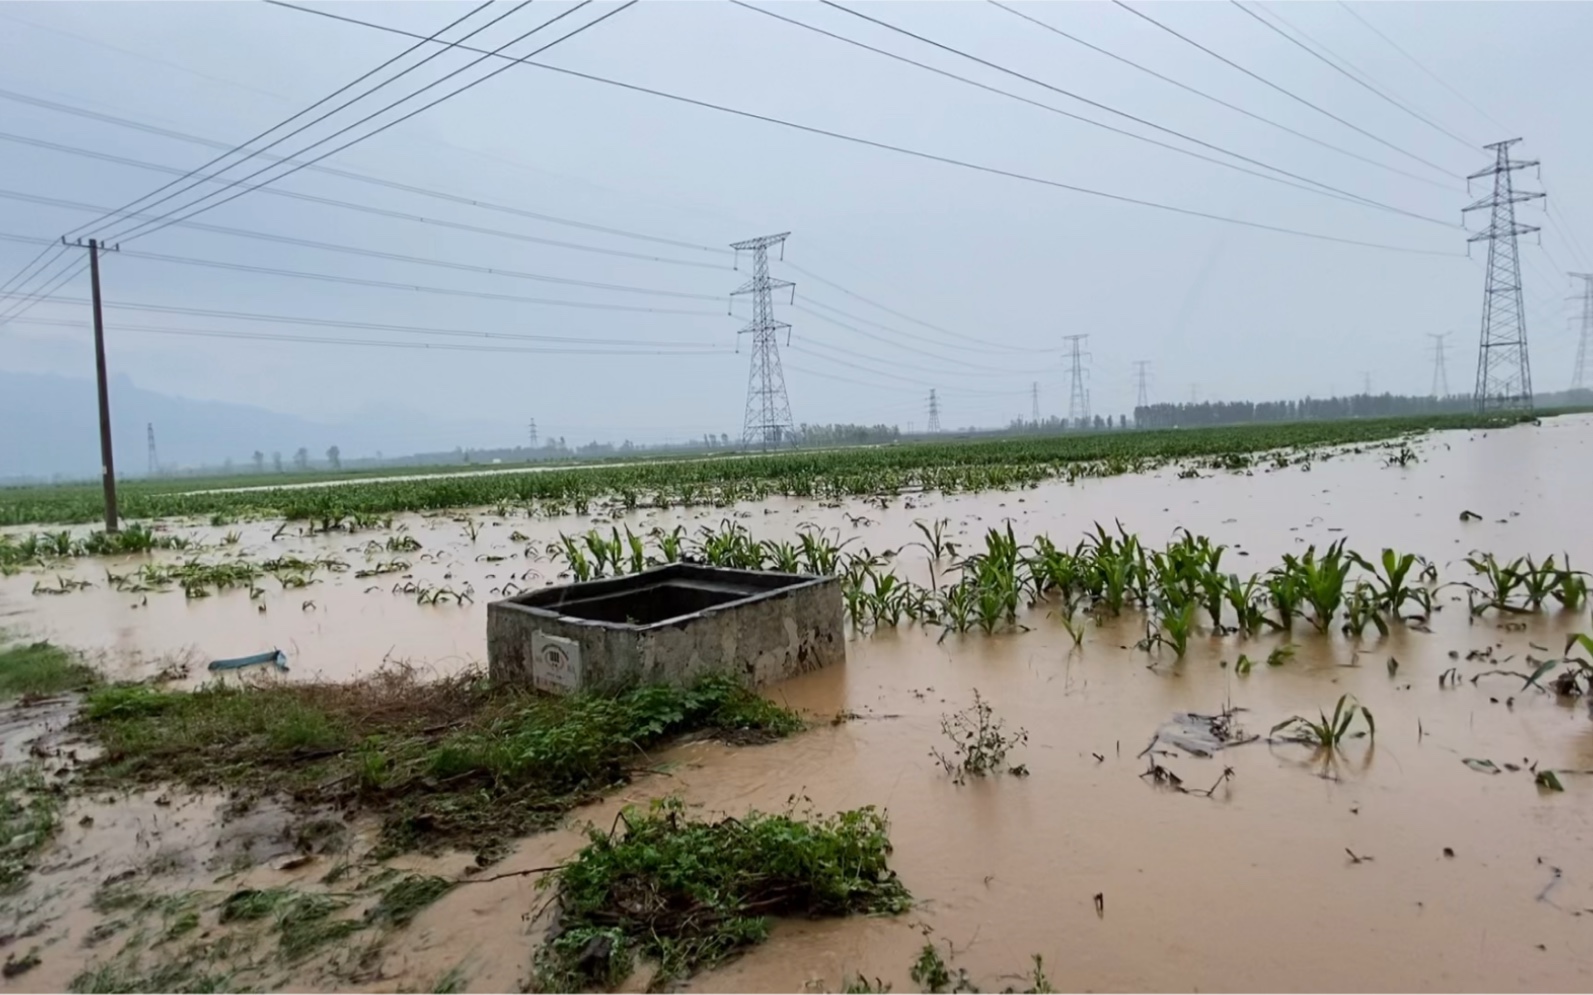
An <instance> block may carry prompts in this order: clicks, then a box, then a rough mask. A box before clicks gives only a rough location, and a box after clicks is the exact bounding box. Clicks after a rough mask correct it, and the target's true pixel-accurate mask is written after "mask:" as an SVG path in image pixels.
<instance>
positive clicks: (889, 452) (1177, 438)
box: [0, 412, 1547, 525]
mask: <svg viewBox="0 0 1593 995" xmlns="http://www.w3.org/2000/svg"><path fill="white" fill-rule="evenodd" d="M1546 414H1547V413H1545V412H1538V413H1537V416H1538V417H1544V416H1545V415H1546ZM1530 417H1531V416H1525V415H1491V416H1486V417H1483V416H1477V415H1469V414H1467V415H1430V416H1421V417H1410V418H1384V419H1365V420H1360V419H1356V420H1344V421H1323V422H1285V423H1277V424H1261V425H1237V426H1225V427H1217V428H1199V429H1168V430H1160V431H1144V432H1140V431H1121V430H1119V431H1107V432H1092V433H1070V434H1065V435H1054V436H1032V437H1019V438H1004V439H995V440H976V441H961V442H959V441H950V442H913V443H902V444H898V445H886V446H877V447H858V448H852V449H832V450H821V451H814V450H810V451H803V450H793V451H785V452H773V453H768V454H756V455H747V456H742V457H726V458H709V459H686V460H650V461H643V462H640V463H638V464H637V465H632V466H624V465H596V466H590V467H580V468H576V467H563V468H557V467H555V468H549V469H533V468H529V467H528V468H527V469H526V471H525V472H513V473H504V472H494V473H483V472H477V473H471V474H470V475H466V476H452V477H450V476H441V475H440V470H439V469H438V468H429V469H430V470H431V471H432V472H431V473H429V474H427V475H425V476H424V478H423V479H418V480H391V479H384V477H390V476H392V475H393V474H394V473H395V472H396V473H402V472H403V471H383V472H380V473H374V472H373V473H369V474H348V475H321V476H319V477H317V476H316V475H301V476H299V477H297V478H295V480H294V481H293V482H298V481H305V482H312V481H316V480H327V479H338V480H342V481H343V482H341V483H337V484H335V485H331V486H323V487H311V488H299V489H295V488H292V487H285V486H275V487H271V488H268V489H265V490H253V491H242V492H233V493H206V494H199V493H193V492H194V491H199V490H210V489H215V488H223V487H229V486H230V487H259V486H260V484H261V482H262V481H261V478H260V477H259V476H258V475H253V474H247V475H236V476H233V477H229V478H213V479H181V480H171V479H165V480H150V481H129V482H125V483H123V484H122V485H121V486H120V487H119V490H118V497H119V502H120V505H121V511H122V515H123V517H125V518H128V519H135V520H136V519H152V518H164V517H169V516H216V517H222V518H231V517H282V518H288V519H307V520H313V521H317V522H320V523H325V524H329V525H330V524H335V523H337V522H339V521H341V520H343V519H346V518H353V519H356V520H358V519H368V518H372V517H377V516H386V515H391V514H393V513H396V512H404V511H433V510H439V509H446V508H469V507H482V506H498V505H501V506H517V507H518V506H527V505H531V506H534V507H537V508H539V509H540V510H545V511H550V512H551V511H558V510H574V511H584V510H585V509H586V508H587V506H588V505H589V504H591V503H593V502H596V501H599V500H604V499H614V500H617V501H619V502H621V503H622V504H624V505H625V506H627V507H635V506H639V505H643V506H671V505H695V504H720V503H728V502H731V501H737V500H756V499H759V498H763V497H766V496H769V495H789V496H797V497H846V496H856V495H867V494H881V493H891V492H895V491H898V490H901V489H902V488H906V487H924V488H928V489H932V490H948V491H967V490H989V489H1008V488H1014V487H1021V486H1026V485H1029V484H1033V483H1037V482H1039V481H1041V480H1046V479H1050V478H1054V477H1069V478H1076V477H1081V476H1110V475H1113V474H1119V473H1129V472H1134V471H1139V470H1145V469H1149V468H1153V467H1155V466H1159V465H1162V464H1165V463H1166V462H1168V461H1171V460H1178V459H1190V458H1204V459H1212V460H1213V461H1214V462H1215V463H1216V464H1217V465H1221V466H1228V467H1233V468H1239V467H1242V466H1244V465H1247V464H1248V462H1249V461H1250V459H1251V457H1253V455H1254V454H1256V453H1260V452H1265V451H1268V450H1288V449H1298V448H1301V447H1316V446H1324V445H1337V444H1356V443H1370V442H1377V441H1381V440H1387V439H1393V438H1396V437H1398V436H1400V435H1403V434H1405V433H1409V432H1422V431H1430V430H1437V429H1464V428H1494V427H1503V426H1506V425H1510V424H1515V423H1517V422H1519V421H1522V420H1525V419H1527V418H1530ZM461 469H464V468H461ZM468 469H469V470H474V471H481V470H493V471H503V470H506V469H508V470H512V469H514V467H512V466H492V467H481V466H475V467H471V468H468ZM279 480H281V478H273V483H275V482H277V481H279ZM102 509H103V505H102V503H101V497H100V492H99V488H98V486H97V485H93V484H73V485H67V486H38V487H12V488H4V489H0V525H25V524H43V523H72V522H90V521H94V520H96V519H98V518H99V517H100V516H101V515H102V514H103V510H102Z"/></svg>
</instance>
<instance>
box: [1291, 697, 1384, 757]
mask: <svg viewBox="0 0 1593 995" xmlns="http://www.w3.org/2000/svg"><path fill="white" fill-rule="evenodd" d="M1357 716H1358V717H1359V718H1360V719H1361V722H1362V724H1363V725H1364V726H1365V729H1362V730H1356V731H1351V728H1350V727H1351V726H1352V725H1353V724H1354V722H1355V719H1356V717H1357ZM1280 732H1285V733H1288V734H1289V735H1287V736H1284V737H1283V738H1285V739H1292V740H1294V741H1296V742H1301V743H1307V744H1310V745H1312V746H1316V747H1319V748H1322V749H1325V750H1336V749H1338V748H1339V747H1340V746H1341V745H1343V743H1344V741H1345V740H1346V739H1353V738H1355V737H1358V736H1367V737H1369V738H1372V739H1376V738H1377V723H1376V721H1375V720H1374V719H1373V718H1372V710H1371V709H1369V708H1367V707H1366V706H1365V705H1362V704H1361V703H1360V702H1358V701H1356V700H1355V698H1354V697H1353V696H1352V695H1348V694H1345V695H1340V696H1339V700H1338V703H1337V704H1336V705H1334V706H1333V714H1332V715H1328V714H1327V713H1326V712H1321V711H1319V712H1318V713H1317V718H1316V720H1315V721H1313V720H1311V719H1308V718H1306V717H1304V716H1303V715H1295V716H1291V717H1289V718H1287V719H1284V720H1283V721H1282V722H1279V723H1278V724H1277V725H1275V726H1273V727H1272V735H1274V736H1276V735H1277V734H1278V733H1280Z"/></svg>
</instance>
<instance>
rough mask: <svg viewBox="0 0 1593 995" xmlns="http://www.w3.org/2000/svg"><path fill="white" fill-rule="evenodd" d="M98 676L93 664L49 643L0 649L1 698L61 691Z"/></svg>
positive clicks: (94, 681) (76, 687)
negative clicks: (91, 665) (90, 664)
mask: <svg viewBox="0 0 1593 995" xmlns="http://www.w3.org/2000/svg"><path fill="white" fill-rule="evenodd" d="M98 680H99V675H98V674H97V673H96V672H95V671H94V668H93V667H90V666H89V665H88V664H86V663H83V662H82V661H80V660H78V659H77V658H75V657H74V656H73V655H72V654H70V653H68V652H67V651H66V650H64V649H61V648H60V647H59V646H55V645H53V644H51V643H47V642H44V643H32V644H30V645H27V646H13V647H11V648H10V649H0V698H16V697H35V696H42V695H52V694H60V693H62V692H64V691H75V690H78V689H80V688H86V687H90V686H92V685H93V684H95V683H96V682H97V681H98Z"/></svg>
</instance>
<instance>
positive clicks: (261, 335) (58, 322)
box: [24, 318, 725, 357]
mask: <svg viewBox="0 0 1593 995" xmlns="http://www.w3.org/2000/svg"><path fill="white" fill-rule="evenodd" d="M24 323H26V324H34V325H54V326H60V327H71V328H79V329H81V328H84V327H85V326H84V324H83V322H82V321H79V320H74V319H70V318H28V319H26V320H25V322H24ZM116 327H117V330H118V331H128V332H138V333H144V334H152V335H177V336H184V337H189V338H203V339H240V340H244V341H256V342H297V343H304V344H310V345H342V346H366V347H370V348H384V349H421V350H430V351H438V350H440V351H444V352H493V353H535V354H538V355H566V356H570V355H578V356H655V357H656V356H711V355H723V354H724V353H725V350H723V349H719V350H707V349H705V350H700V351H687V350H678V351H677V350H667V349H631V350H615V349H606V350H604V349H578V348H570V349H564V348H557V349H534V348H530V347H526V346H491V345H463V344H459V343H453V342H403V341H399V340H396V339H394V340H387V339H350V338H329V337H326V336H322V335H288V334H279V333H275V332H235V331H225V330H218V329H198V328H166V327H162V326H159V325H139V324H129V323H125V322H119V323H118V324H117V326H116Z"/></svg>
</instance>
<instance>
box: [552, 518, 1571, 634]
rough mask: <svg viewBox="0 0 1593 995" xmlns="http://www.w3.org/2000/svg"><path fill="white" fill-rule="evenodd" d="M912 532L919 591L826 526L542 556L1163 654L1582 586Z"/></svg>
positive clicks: (628, 538) (1545, 564)
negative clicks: (1103, 636)
mask: <svg viewBox="0 0 1593 995" xmlns="http://www.w3.org/2000/svg"><path fill="white" fill-rule="evenodd" d="M915 524H916V525H917V527H918V529H919V531H920V533H921V534H922V535H923V540H922V541H919V542H915V543H913V544H912V546H911V548H916V549H919V550H921V551H923V553H924V554H925V555H926V556H927V558H928V564H927V566H928V571H929V583H928V584H921V583H917V582H915V581H913V580H911V579H908V578H905V577H903V576H901V575H900V574H898V573H897V572H896V570H895V569H894V567H893V564H896V563H899V562H901V558H902V556H903V555H904V554H905V553H906V552H907V550H908V548H909V547H903V548H901V549H895V550H885V551H882V552H874V551H871V550H869V549H867V548H865V547H857V548H855V549H853V548H849V547H851V546H852V543H853V542H854V541H855V540H854V539H847V540H845V541H842V540H841V539H840V537H839V534H838V533H836V532H834V531H833V530H832V531H829V532H825V531H822V530H819V529H817V528H814V527H811V526H810V527H806V528H804V529H803V530H802V531H801V532H799V533H798V536H797V541H795V542H790V541H780V540H772V539H765V540H761V541H760V540H757V539H754V538H753V537H752V535H751V534H750V533H749V532H748V531H747V529H746V528H745V527H744V526H742V525H741V524H740V523H738V522H733V521H731V520H729V519H727V520H725V521H724V522H723V523H721V525H720V526H719V527H718V528H711V527H708V526H704V527H702V528H701V529H700V530H699V531H698V533H697V535H695V536H689V535H687V534H686V531H685V529H684V528H683V527H681V526H676V528H675V529H674V530H673V531H665V530H663V529H654V530H653V531H652V532H651V533H649V534H647V535H645V536H644V535H637V534H636V533H634V532H632V531H631V530H630V529H629V528H628V527H627V528H626V529H625V530H624V532H623V534H622V533H621V531H620V529H619V528H618V527H615V528H611V529H610V530H609V531H608V533H607V534H605V533H603V532H601V531H599V530H597V529H592V530H589V531H588V532H586V533H584V534H581V535H577V536H569V535H563V536H561V538H560V541H559V542H558V543H554V544H550V546H549V548H548V553H549V554H551V555H552V556H553V557H554V558H555V559H558V560H562V561H563V562H564V563H565V564H567V574H568V576H570V577H571V578H573V579H575V580H577V581H584V580H591V579H595V578H599V577H606V576H617V575H621V574H626V573H633V572H636V571H638V570H642V569H645V568H647V567H650V566H655V565H658V564H662V563H670V562H675V561H678V560H691V561H698V562H704V563H708V564H711V565H713V566H721V567H733V568H739V569H750V570H780V571H785V572H790V573H811V574H824V575H833V576H839V577H840V578H842V593H843V596H844V598H845V603H846V613H847V618H848V620H849V621H850V622H851V624H852V626H853V628H854V629H856V630H858V631H863V630H866V629H870V628H878V627H893V626H898V625H902V624H904V623H905V624H911V623H922V624H925V625H936V626H940V627H941V628H943V629H944V630H946V632H967V631H970V630H974V629H978V630H981V631H983V632H986V633H990V632H995V631H996V630H998V629H1007V628H1013V627H1018V626H1019V625H1020V622H1019V616H1020V613H1021V612H1023V611H1025V610H1028V609H1033V608H1035V607H1036V606H1038V605H1041V604H1042V603H1048V604H1050V605H1051V606H1053V607H1054V608H1055V609H1056V614H1057V615H1058V617H1059V618H1060V619H1061V621H1062V624H1063V625H1064V626H1065V627H1066V628H1067V629H1068V631H1069V633H1070V634H1071V635H1072V637H1073V639H1074V641H1075V643H1078V642H1081V641H1082V639H1083V638H1084V629H1083V627H1082V621H1081V619H1082V617H1085V616H1093V617H1095V618H1097V619H1101V618H1107V617H1115V616H1118V615H1122V614H1123V613H1124V612H1126V611H1131V610H1133V611H1140V612H1143V613H1144V616H1145V637H1144V639H1143V640H1141V642H1140V647H1141V648H1142V649H1144V650H1146V651H1148V652H1153V651H1158V650H1160V649H1164V648H1165V649H1168V650H1170V651H1171V652H1172V653H1174V654H1175V655H1177V656H1183V655H1184V653H1185V651H1186V649H1187V648H1188V645H1189V641H1190V639H1191V638H1192V637H1193V636H1194V635H1195V634H1197V633H1198V632H1199V631H1200V630H1201V629H1202V628H1204V630H1205V631H1206V632H1208V633H1210V634H1211V635H1219V636H1221V635H1241V636H1250V635H1254V634H1256V633H1258V632H1261V631H1284V630H1288V629H1291V628H1292V627H1293V626H1294V625H1295V623H1296V622H1299V623H1302V624H1309V625H1311V626H1312V627H1313V628H1315V629H1316V630H1317V631H1318V632H1323V633H1325V632H1328V631H1329V630H1330V629H1331V628H1333V627H1334V626H1337V627H1338V628H1339V629H1340V630H1341V631H1342V632H1343V633H1344V634H1345V635H1347V636H1352V637H1360V636H1362V635H1364V634H1365V633H1366V631H1367V630H1368V629H1373V630H1375V631H1376V632H1378V633H1380V634H1385V635H1386V634H1387V633H1388V631H1389V628H1390V626H1391V625H1392V624H1394V623H1397V622H1401V621H1405V622H1415V623H1421V622H1424V621H1425V620H1426V619H1427V618H1428V616H1430V615H1431V614H1432V612H1433V611H1434V601H1435V598H1436V596H1437V594H1438V593H1439V592H1440V591H1441V590H1443V589H1444V588H1446V587H1454V588H1458V589H1460V590H1463V591H1465V594H1466V600H1467V604H1468V606H1469V609H1470V611H1471V613H1472V615H1474V616H1480V615H1483V614H1485V613H1487V612H1490V611H1492V612H1498V613H1505V614H1521V613H1526V612H1536V611H1540V610H1542V609H1544V608H1545V607H1552V606H1556V605H1557V606H1559V607H1561V608H1565V609H1571V610H1576V609H1579V608H1581V607H1582V606H1583V605H1584V604H1585V603H1586V602H1587V600H1588V580H1589V574H1588V573H1586V572H1584V571H1581V570H1577V569H1574V568H1573V567H1572V566H1571V563H1570V560H1569V558H1568V557H1565V556H1558V557H1557V556H1555V555H1550V556H1547V557H1544V558H1543V559H1541V560H1539V559H1536V558H1534V557H1531V556H1522V557H1518V558H1516V559H1514V560H1508V561H1501V560H1499V559H1497V558H1496V557H1495V556H1494V554H1492V553H1473V554H1472V555H1471V556H1469V557H1467V558H1466V559H1465V560H1464V563H1465V564H1466V566H1467V569H1468V570H1469V571H1470V575H1469V576H1468V577H1467V578H1465V579H1463V580H1456V581H1451V582H1448V583H1441V582H1440V580H1439V576H1438V569H1437V567H1436V566H1434V565H1433V564H1432V563H1431V562H1429V561H1427V560H1426V559H1424V558H1422V557H1420V556H1418V555H1416V554H1414V553H1400V552H1396V551H1395V550H1392V549H1384V550H1381V551H1380V552H1379V553H1378V554H1377V555H1376V556H1363V555H1362V554H1360V553H1358V552H1356V551H1354V550H1351V549H1349V548H1348V546H1347V544H1346V541H1345V540H1339V541H1338V542H1334V543H1331V544H1330V545H1328V546H1327V547H1326V548H1324V549H1318V548H1317V547H1316V546H1314V545H1313V546H1308V547H1307V548H1306V550H1305V551H1304V552H1303V553H1300V554H1293V553H1290V554H1285V555H1284V556H1283V558H1282V561H1281V562H1280V563H1278V564H1277V565H1276V566H1274V567H1272V568H1271V569H1269V570H1266V571H1262V572H1257V573H1250V574H1246V575H1243V576H1241V575H1240V574H1238V573H1234V572H1230V571H1227V570H1225V569H1224V568H1223V557H1224V554H1225V553H1226V552H1227V547H1225V546H1223V545H1221V544H1219V543H1215V542H1213V541H1212V540H1211V539H1210V538H1208V537H1206V536H1198V535H1194V534H1192V533H1189V532H1187V531H1181V532H1180V533H1179V534H1178V537H1177V538H1175V539H1174V540H1173V541H1172V542H1169V543H1167V544H1166V545H1164V546H1162V547H1160V548H1157V547H1155V546H1152V545H1150V544H1147V543H1145V542H1143V541H1142V540H1141V539H1140V537H1139V536H1138V535H1136V534H1134V533H1132V532H1129V531H1127V530H1126V529H1124V528H1123V527H1122V526H1121V525H1119V526H1118V527H1117V528H1116V530H1115V531H1111V530H1108V529H1106V528H1105V527H1103V526H1100V525H1097V526H1096V527H1095V530H1094V531H1093V532H1092V533H1090V534H1087V535H1086V536H1085V537H1084V538H1082V539H1080V540H1079V541H1078V542H1077V543H1076V544H1074V545H1073V546H1072V547H1066V546H1060V545H1058V544H1057V543H1056V542H1054V541H1053V540H1052V539H1051V538H1050V537H1049V536H1048V535H1045V534H1044V533H1041V534H1039V535H1036V536H1034V537H1033V538H1032V539H1031V540H1030V541H1029V542H1027V543H1020V542H1019V541H1018V539H1017V537H1016V536H1015V535H1014V533H1013V530H1012V526H1011V523H1008V524H1007V526H1006V527H1005V528H1001V529H997V528H991V529H988V530H987V531H986V532H985V535H984V537H983V541H982V545H981V547H980V548H977V549H973V550H971V551H967V552H964V551H963V549H962V546H963V544H960V543H958V542H956V541H955V540H953V539H951V538H949V537H948V536H947V533H946V526H947V525H948V524H949V523H948V521H947V520H945V519H941V520H937V521H934V522H923V521H919V522H916V523H915ZM959 553H962V555H960V556H959Z"/></svg>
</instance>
